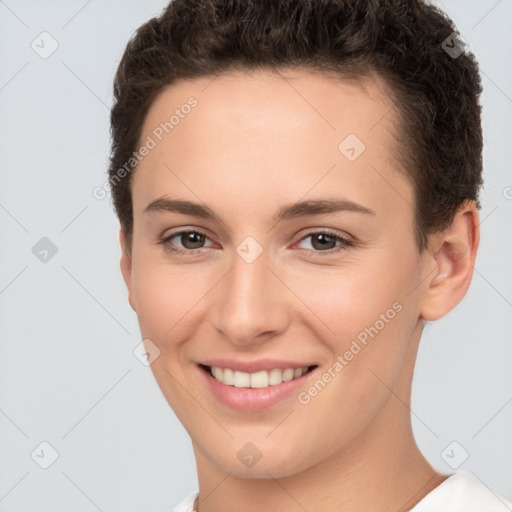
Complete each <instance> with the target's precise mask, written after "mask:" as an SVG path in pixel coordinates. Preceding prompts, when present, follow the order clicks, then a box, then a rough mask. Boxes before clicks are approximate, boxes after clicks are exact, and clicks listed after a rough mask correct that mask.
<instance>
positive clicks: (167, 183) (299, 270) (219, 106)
mask: <svg viewBox="0 0 512 512" xmlns="http://www.w3.org/2000/svg"><path fill="white" fill-rule="evenodd" d="M190 96H194V97H195V98H196V99H197V101H198V105H197V106H196V107H195V108H194V109H193V110H192V111H191V113H190V114H188V115H187V116H185V117H184V119H181V120H180V123H179V124H178V125H177V126H175V128H174V129H173V130H172V132H170V133H169V134H168V135H166V136H165V137H164V138H163V140H162V141H161V142H159V143H158V145H157V146H156V147H155V148H154V149H152V150H151V151H150V152H149V154H148V155H147V156H146V157H145V158H144V159H143V160H142V162H141V163H140V164H139V166H138V168H137V170H136V171H135V173H134V175H133V182H132V200H133V208H134V231H133V245H132V247H131V251H130V247H128V246H127V244H126V237H125V233H124V231H123V229H121V230H120V233H119V235H120V243H121V248H122V257H121V262H120V263H121V271H122V274H123V277H124V280H125V282H126V286H127V289H128V294H129V302H130V305H131V307H132V308H133V309H134V311H135V312H136V313H137V316H138V320H139V324H140V329H141V333H142V337H143V338H144V339H150V340H151V341H152V342H153V343H154V344H155V345H156V346H157V347H158V348H159V350H160V355H159V357H157V358H156V359H155V360H154V362H153V363H152V365H151V368H152V371H153V373H154V375H155V378H156V380H157V382H158V384H159V386H160V388H161V390H162V392H163V394H164V395H165V397H166V399H167V401H168V403H169V404H170V406H171V407H172V409H173V410H174V411H175V413H176V415H177V416H178V418H179V419H180V421H181V422H182V423H183V425H184V427H185V429H186V430H187V432H188V433H189V434H190V437H191V439H192V443H193V448H194V453H195V457H196V464H197V470H198V479H199V491H200V492H199V503H198V509H199V510H200V511H201V512H213V511H215V512H220V511H229V510H245V511H263V510H283V511H290V512H292V511H293V512H295V511H303V510H307V511H309V512H314V511H319V510H322V511H324V512H329V511H332V512H334V511H339V510H343V511H345V512H352V511H354V512H355V511H358V512H359V511H361V510H381V511H393V512H396V511H400V510H402V511H405V510H409V509H410V508H412V506H413V505H415V504H416V503H417V502H419V501H420V500H421V499H422V498H423V497H424V496H425V495H426V494H428V493H429V492H430V491H431V490H432V489H433V488H435V487H436V486H438V485H439V484H440V483H441V482H442V481H443V480H444V479H445V478H446V477H447V475H441V474H438V473H436V472H435V471H434V470H433V468H432V467H431V466H430V465H429V463H428V462H427V461H426V460H425V458H424V457H423V456H422V454H421V453H420V451H419V449H418V447H417V445H416V443H415V440H414V437H413V433H412V429H411V421H410V416H411V412H410V409H409V406H410V390H411V382H412V374H413V367H414V362H415V358H416V353H417V348H418V343H419V340H420V337H421V331H422V328H423V325H424V323H425V320H429V321H434V320H437V319H438V318H441V317H443V316H444V315H446V314H447V313H448V312H449V311H450V310H452V309H453V308H454V307H455V306H456V305H457V304H458V303H459V302H460V301H461V299H462V298H463V297H464V295H465V293H466V291H467V289H468V287H469V285H470V282H471V278H472V271H473V266H474V261H475V258H476V252H477V248H478V244H479V227H478V226H479V219H478V210H477V209H476V206H475V204H474V202H471V201H468V202H467V203H466V204H464V205H463V207H462V208H461V209H460V210H459V212H458V213H457V215H456V216H455V218H454V221H453V223H452V225H451V226H450V227H449V228H448V229H446V230H445V231H443V232H442V233H438V234H436V235H435V236H432V237H431V245H430V248H429V249H428V250H427V251H425V252H424V253H422V254H419V252H418V249H417V246H416V243H415V239H414V225H413V216H412V205H413V204H414V194H413V189H412V186H411V183H410V182H409V180H408V179H407V177H406V176H405V174H404V173H403V172H401V170H400V166H399V163H398V162H397V161H396V159H395V158H394V156H393V151H392V149H393V147H394V146H393V144H394V140H393V135H392V134H393V126H394V123H395V122H396V120H395V117H394V111H393V110H392V108H391V107H392V104H391V103H390V101H389V100H388V98H387V96H386V94H385V87H384V84H383V83H382V82H381V81H380V80H379V79H378V78H375V79H374V81H372V82H368V83H366V87H365V89H363V88H361V87H359V86H358V84H355V83H349V82H346V81H341V80H339V79H338V80H334V79H333V78H329V77H326V76H320V75H318V74H312V73H310V72H307V71H305V70H299V69H295V70H288V71H286V72H284V71H283V72H280V73H271V72H263V71H258V72H253V73H241V72H237V73H232V74H230V75H223V76H221V77H218V78H216V79H215V80H212V78H206V77H204V78H200V79H194V80H191V81H187V82H184V81H183V82H177V83H175V84H173V85H172V86H170V87H168V88H167V89H165V90H164V91H163V92H162V93H161V94H160V95H159V97H158V98H157V99H156V101H155V102H154V103H153V105H152V107H151V109H150V111H149V113H148V116H147V117H146V119H145V122H144V125H143V131H142V135H141V140H142V141H143V140H145V139H146V137H147V136H148V135H151V133H152V131H153V130H154V128H155V127H156V126H158V125H159V123H161V122H164V121H165V120H167V119H168V118H169V113H170V112H172V111H174V109H176V108H180V106H181V105H183V104H184V103H186V101H187V99H188V98H189V97H190ZM350 133H353V134H356V135H357V136H358V137H359V138H360V139H361V140H362V141H363V142H364V144H365V146H366V149H365V151H364V152H362V153H361V154H360V156H359V157H358V158H357V159H356V160H354V161H352V162H351V161H349V160H348V159H347V158H346V157H345V156H344V155H343V154H342V153H341V152H340V151H339V150H338V145H339V144H340V142H341V141H342V140H343V139H344V138H345V137H346V136H347V135H348V134H350ZM164 195H166V196H168V197H170V198H174V199H183V200H189V201H194V202H198V203H200V204H206V205H208V206H209V207H210V208H211V209H212V210H214V211H215V212H216V213H217V214H218V215H219V216H220V217H221V219H222V221H215V220H210V219H203V218H200V217H195V216H190V215H185V214H182V213H175V212H153V213H151V214H148V213H144V209H145V207H146V206H147V205H148V204H149V203H150V202H151V201H153V200H155V199H157V198H159V197H161V196H164ZM340 198H344V199H348V200H350V201H353V202H356V203H358V204H360V205H363V206H365V207H367V208H371V209H372V210H374V212H375V214H362V213H356V212H347V211H342V212H334V213H332V212H331V213H328V214H321V215H313V214H311V215H307V216H305V217H300V218H293V219H287V220H282V221H280V222H278V223H276V222H275V221H274V220H273V218H272V217H273V215H275V213H276V212H277V211H278V210H279V209H280V208H281V207H282V206H284V205H286V204H290V203H295V202H297V201H299V200H306V199H308V200H313V199H340ZM180 228H194V229H199V230H200V231H202V232H205V234H206V235H207V238H206V239H205V241H204V248H203V249H202V252H199V253H198V250H197V249H195V253H194V249H193V247H194V246H191V245H190V244H189V245H184V244H186V243H187V239H186V238H185V240H183V238H180V237H179V236H178V237H174V238H173V239H172V244H174V247H177V248H180V249H182V250H185V251H186V250H188V251H190V252H189V253H187V254H185V255H176V254H173V253H171V252H169V251H168V250H167V251H166V249H165V247H164V246H163V245H162V244H159V243H158V242H159V241H160V240H161V239H163V238H165V237H166V236H169V235H170V234H171V233H174V232H178V231H179V229H180ZM321 229H329V230H330V231H334V232H335V234H337V235H340V236H344V237H346V238H349V239H350V240H352V241H353V245H352V246H348V247H345V248H344V249H342V250H340V251H339V252H333V250H334V249H335V248H336V247H339V242H338V243H337V245H336V246H334V243H332V244H331V245H328V246H327V249H330V252H331V254H329V255H326V254H325V251H322V250H321V248H320V249H318V245H313V242H314V241H315V240H318V236H317V237H315V236H309V237H308V236H307V235H311V234H314V233H318V231H319V230H321ZM247 236H251V237H253V238H254V239H255V240H256V241H257V242H258V243H259V245H260V246H261V248H262V249H263V252H262V253H261V255H260V256H259V257H258V258H257V259H256V260H255V261H254V262H252V263H247V262H246V261H245V260H244V259H243V258H242V257H240V256H239V254H238V253H237V252H236V248H237V246H238V245H239V244H240V243H241V242H242V241H243V240H244V239H245V238H246V237H247ZM170 244H171V242H169V243H168V245H170ZM172 244H171V245H172ZM190 247H192V249H190ZM320 247H321V246H320ZM333 247H334V249H332V248H333ZM314 252H316V257H315V255H314V254H312V253H314ZM396 302H399V303H400V304H401V306H402V309H401V311H400V312H399V313H397V314H396V315H395V317H394V318H393V319H392V320H390V321H389V322H388V323H386V324H385V327H384V328H382V329H381V330H380V331H379V332H378V334H377V335H376V336H375V337H374V338H373V339H371V340H370V341H369V342H368V344H367V346H365V347H364V349H362V350H361V351H360V352H359V353H358V354H357V355H356V356H355V357H354V358H353V359H352V360H351V361H349V362H348V364H347V365H346V366H345V367H344V368H343V370H342V371H341V372H339V373H338V374H337V375H336V377H335V378H333V379H332V380H331V382H329V383H328V385H326V386H325V388H324V389H323V390H322V391H321V392H320V393H318V394H317V395H316V396H314V397H313V398H311V401H310V402H309V403H308V404H305V405H304V404H301V403H299V401H298V400H297V396H295V395H293V396H292V397H290V398H288V399H286V400H284V401H282V402H281V403H279V404H277V405H275V406H273V407H271V408H269V409H267V410H265V411H262V412H256V413H255V412H252V413H251V412H241V411H236V410H233V409H230V408H228V407H227V406H225V405H223V404H221V403H219V402H218V401H217V400H216V399H215V398H213V397H212V395H211V393H210V391H209V390H208V388H207V387H206V386H205V385H204V382H203V379H200V378H199V376H200V375H199V371H200V370H199V369H198V367H197V362H199V361H202V360H205V359H207V358H213V357H226V358H242V359H245V360H247V359H250V360H253V359H260V358H284V359H288V360H293V361H301V362H302V361H304V362H306V364H317V365H318V366H319V370H320V371H319V372H317V375H321V374H322V373H324V372H326V371H328V368H329V367H332V365H333V362H334V361H336V358H337V357H338V356H339V355H343V354H344V353H345V352H346V351H347V350H348V349H349V348H350V345H351V343H352V341H353V340H354V339H356V337H357V335H358V334H359V333H361V332H362V331H364V329H365V328H367V327H369V326H373V325H375V322H376V321H377V320H378V319H379V317H380V315H381V314H383V313H385V312H386V310H388V309H389V308H391V307H392V304H394V303H396ZM310 385H311V382H309V383H308V384H307V385H306V384H305V385H304V387H303V389H305V390H307V389H308V387H309V386H310ZM247 442H251V443H252V444H253V445H254V446H256V447H257V449H258V451H259V452H260V453H261V458H260V460H259V461H258V462H257V463H256V464H254V465H253V466H252V467H250V468H249V467H246V466H245V465H244V464H243V463H242V462H241V461H240V459H239V458H238V457H237V452H238V451H239V450H240V449H241V448H242V447H243V446H244V445H245V444H246V443H247Z"/></svg>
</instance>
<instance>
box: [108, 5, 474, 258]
mask: <svg viewBox="0 0 512 512" xmlns="http://www.w3.org/2000/svg"><path fill="white" fill-rule="evenodd" d="M456 32H457V31H456V28H455V26H454V24H453V22H452V21H451V20H450V19H449V18H448V17H447V16H446V15H445V14H444V13H443V12H442V11H440V10H439V9H438V8H436V7H434V6H432V5H430V4H428V3H426V2H424V1H422V0H357V1H356V0H316V1H314V0H172V1H171V2H170V3H169V5H168V6H167V7H166V8H165V9H164V10H163V12H162V13H161V15H160V16H159V17H155V18H152V19H150V20H149V21H147V22H146V23H144V24H143V25H141V26H140V27H139V28H138V30H137V31H136V32H135V34H134V35H133V36H132V38H131V39H130V41H129V42H128V44H127V46H126V49H125V51H124V54H123V56H122V59H121V61H120V63H119V67H118V69H117V73H116V76H115V80H114V104H113V107H112V110H111V137H112V152H111V155H110V165H109V182H110V184H111V193H112V200H113V205H114V208H115V211H116V213H117V215H118V217H119V221H120V223H121V226H122V227H123V228H124V230H125V233H126V237H127V246H128V249H129V250H130V249H131V241H132V232H133V208H132V198H131V190H130V182H131V174H132V173H127V174H126V172H125V173H123V176H124V179H122V180H119V175H118V171H119V169H121V168H122V167H123V166H125V168H126V163H127V162H128V161H130V157H131V156H132V154H133V153H134V152H135V151H136V150H137V149H138V147H139V145H140V136H141V130H142V125H143V122H144V120H145V118H146V115H147V113H148V110H149V109H150V107H151V105H152V103H153V101H154V100H155V98H156V96H157V95H158V93H159V92H161V91H162V90H163V89H164V88H165V87H167V86H169V85H171V84H172V83H173V82H175V81H176V80H177V79H180V78H189V79H190V78H197V77H204V76H218V75H220V74H222V73H226V72H229V71H237V70H258V69H262V70H264V69H267V70H280V69H285V68H290V67H292V68H293V67H301V68H306V69H310V70H312V71H320V72H326V73H328V74H329V75H331V76H332V75H334V76H338V77H339V78H340V79H350V80H357V79H361V80H362V79H364V78H365V77H368V76H370V75H372V74H377V75H378V76H380V77H381V78H383V79H384V82H385V83H386V84H387V85H388V88H387V89H388V90H389V94H390V95H391V97H390V100H392V101H393V102H394V104H395V105H396V107H397V108H396V111H397V115H398V119H399V122H398V126H396V127H395V128H396V142H397V146H396V148H395V150H396V155H397V157H398V159H399V162H400V164H401V165H402V167H403V169H406V170H407V171H406V172H407V174H408V176H409V179H410V180H411V183H412V185H413V189H414V195H415V204H414V217H415V219H414V221H415V234H416V242H417V246H418V249H419V251H420V252H422V251H423V250H424V249H425V248H426V247H427V246H428V237H429V235H430V234H432V233H435V232H438V231H440V230H442V229H444V228H446V227H448V226H449V225H450V224H451V222H452V220H453V217H454V215H455V213H456V212H457V210H458V208H459V207H460V206H461V205H462V204H463V203H464V202H465V201H466V200H474V201H475V202H476V204H477V207H478V208H480V207H481V206H480V203H479V200H478V193H479V188H480V187H481V186H482V183H483V182H482V145H483V142H482V128H481V119H480V114H481V106H480V104H479V96H480V93H481V92H482V86H481V79H480V75H479V70H478V64H477V62H476V59H475V57H474V55H473V54H472V53H470V52H469V51H462V52H461V53H460V55H457V54H455V55H454V54H450V53H449V52H448V51H445V50H446V46H445V45H446V44H447V43H446V41H449V44H448V47H452V48H453V47H454V44H455V42H457V41H459V40H460V39H459V40H457V39H453V38H452V39H450V36H454V35H455V34H456ZM443 43H444V44H443ZM455 48H456V49H457V48H461V45H460V43H458V42H457V46H455ZM133 170H135V167H134V168H133ZM125 174H126V176H125Z"/></svg>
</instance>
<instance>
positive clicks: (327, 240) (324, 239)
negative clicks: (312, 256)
mask: <svg viewBox="0 0 512 512" xmlns="http://www.w3.org/2000/svg"><path fill="white" fill-rule="evenodd" d="M318 241H321V242H320V244H317V243H316V242H318ZM332 242H334V243H335V242H336V241H335V240H334V238H333V237H331V236H330V235H326V234H323V233H320V234H318V235H316V236H314V237H313V243H312V245H313V247H314V248H315V249H320V250H322V249H332V248H334V245H333V246H332V247H326V245H329V244H331V245H332Z"/></svg>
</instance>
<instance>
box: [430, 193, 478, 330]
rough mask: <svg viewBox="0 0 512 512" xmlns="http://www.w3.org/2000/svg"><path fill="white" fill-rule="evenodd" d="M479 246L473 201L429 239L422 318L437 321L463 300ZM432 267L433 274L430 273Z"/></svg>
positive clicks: (462, 207)
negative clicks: (427, 274) (444, 227)
mask: <svg viewBox="0 0 512 512" xmlns="http://www.w3.org/2000/svg"><path fill="white" fill-rule="evenodd" d="M479 243H480V219H479V214H478V209H477V207H476V203H475V201H466V202H465V203H464V204H463V205H462V206H461V207H460V208H459V210H458V211H457V213H456V214H455V217H454V219H453V222H452V223H451V225H450V226H449V227H448V228H447V229H445V230H444V231H442V232H441V233H437V234H436V235H434V236H433V238H432V239H431V244H430V246H429V249H427V253H428V254H427V256H426V260H425V261H426V267H425V268H426V272H425V273H428V272H430V274H431V275H429V278H428V279H427V280H426V283H425V289H424V291H423V294H422V295H423V297H422V299H421V304H420V314H421V317H422V318H423V319H425V320H427V321H433V320H438V319H439V318H442V317H443V316H445V315H446V314H447V313H449V312H450V311H451V310H452V309H453V308H454V307H455V306H456V305H457V304H459V302H460V301H461V300H462V299H463V298H464V296H465V295H466V292H467V290H468V288H469V285H470V283H471V278H472V277H473V268H474V266H475V259H476V253H477V250H478V245H479ZM432 268H434V269H435V272H432Z"/></svg>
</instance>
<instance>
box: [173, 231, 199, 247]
mask: <svg viewBox="0 0 512 512" xmlns="http://www.w3.org/2000/svg"><path fill="white" fill-rule="evenodd" d="M175 238H176V237H175ZM179 238H180V242H181V244H182V245H183V247H185V249H199V248H200V247H202V246H203V244H204V241H205V239H206V237H205V236H204V235H203V234H202V233H198V232H197V231H189V232H188V233H182V234H181V235H179Z"/></svg>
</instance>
